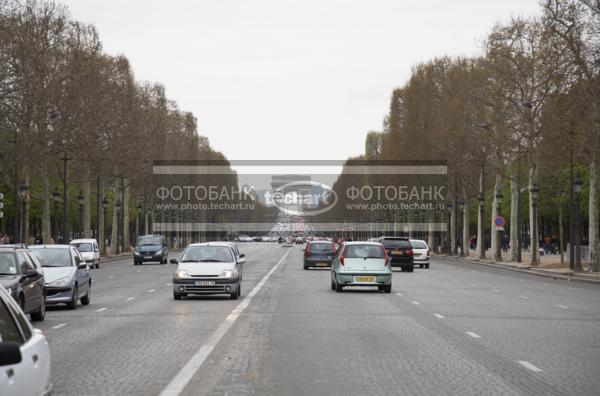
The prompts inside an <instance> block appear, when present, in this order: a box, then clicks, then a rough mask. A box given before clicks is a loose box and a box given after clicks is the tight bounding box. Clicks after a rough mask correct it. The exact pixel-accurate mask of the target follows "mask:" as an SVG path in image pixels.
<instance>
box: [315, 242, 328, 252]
mask: <svg viewBox="0 0 600 396" xmlns="http://www.w3.org/2000/svg"><path fill="white" fill-rule="evenodd" d="M310 250H312V251H313V252H333V246H332V245H331V243H330V242H321V243H314V242H312V243H311V244H310Z"/></svg>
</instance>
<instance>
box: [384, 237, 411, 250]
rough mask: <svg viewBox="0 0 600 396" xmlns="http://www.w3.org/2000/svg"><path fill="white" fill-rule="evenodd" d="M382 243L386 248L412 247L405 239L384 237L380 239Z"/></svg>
mask: <svg viewBox="0 0 600 396" xmlns="http://www.w3.org/2000/svg"><path fill="white" fill-rule="evenodd" d="M382 243H383V246H385V248H386V249H394V248H401V249H407V248H411V247H412V245H411V244H410V242H409V241H407V240H405V239H384V240H383V241H382Z"/></svg>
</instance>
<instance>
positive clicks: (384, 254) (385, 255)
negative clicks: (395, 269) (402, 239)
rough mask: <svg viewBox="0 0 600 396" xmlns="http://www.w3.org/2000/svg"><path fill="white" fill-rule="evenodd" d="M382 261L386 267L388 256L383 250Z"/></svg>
mask: <svg viewBox="0 0 600 396" xmlns="http://www.w3.org/2000/svg"><path fill="white" fill-rule="evenodd" d="M383 259H384V260H385V265H388V255H387V250H385V249H383Z"/></svg>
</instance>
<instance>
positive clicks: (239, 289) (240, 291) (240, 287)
mask: <svg viewBox="0 0 600 396" xmlns="http://www.w3.org/2000/svg"><path fill="white" fill-rule="evenodd" d="M241 295H242V285H241V284H239V285H238V297H240V296H241Z"/></svg>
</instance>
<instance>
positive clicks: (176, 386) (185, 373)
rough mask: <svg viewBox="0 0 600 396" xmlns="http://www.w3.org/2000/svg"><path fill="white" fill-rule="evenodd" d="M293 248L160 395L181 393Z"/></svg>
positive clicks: (172, 395)
mask: <svg viewBox="0 0 600 396" xmlns="http://www.w3.org/2000/svg"><path fill="white" fill-rule="evenodd" d="M290 251H291V249H287V250H286V252H285V254H284V255H283V256H282V257H281V259H279V261H278V262H277V264H275V265H274V266H273V268H271V270H270V271H269V272H267V274H266V275H265V276H264V277H263V278H262V279H261V281H260V282H258V284H257V285H256V286H254V289H252V291H251V292H250V293H248V295H247V296H246V297H245V298H244V299H243V300H242V302H240V303H239V304H238V305H237V307H235V309H234V310H233V311H232V312H231V314H230V315H229V316H228V318H230V319H228V320H226V321H225V322H224V323H222V324H221V325H220V326H219V327H218V328H217V329H216V330H215V331H214V332H213V333H212V334H211V336H210V337H209V338H208V340H207V341H206V343H205V344H204V345H202V347H200V349H198V350H197V351H196V353H195V354H194V356H192V358H191V359H190V360H189V361H188V362H187V363H186V364H185V366H183V368H182V369H181V370H180V371H179V372H178V373H177V375H176V376H175V378H173V380H172V381H171V382H170V383H169V384H168V385H167V387H166V388H165V389H163V391H162V392H161V393H160V396H176V395H179V394H180V393H181V392H182V391H183V389H184V388H185V386H186V385H187V384H188V382H190V380H191V379H192V377H193V376H194V375H195V374H196V372H197V371H198V370H199V369H200V367H201V366H202V364H203V363H204V361H205V360H206V358H207V357H208V355H210V353H211V352H212V350H213V349H214V348H215V346H217V344H218V343H219V341H220V340H221V338H223V336H224V335H225V334H226V333H227V331H228V330H229V328H230V327H231V326H233V324H234V323H235V322H236V320H237V319H238V318H239V317H240V315H241V314H242V312H244V310H245V309H246V308H247V307H248V305H249V304H250V302H251V301H252V299H253V298H254V296H255V295H256V294H257V293H258V292H259V291H260V289H262V287H263V286H264V285H265V283H266V282H267V280H269V278H270V277H271V275H272V274H273V273H274V272H275V271H276V270H277V268H279V265H280V264H281V263H282V262H283V260H285V258H286V257H287V255H288V253H289V252H290Z"/></svg>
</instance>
